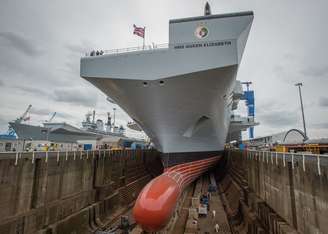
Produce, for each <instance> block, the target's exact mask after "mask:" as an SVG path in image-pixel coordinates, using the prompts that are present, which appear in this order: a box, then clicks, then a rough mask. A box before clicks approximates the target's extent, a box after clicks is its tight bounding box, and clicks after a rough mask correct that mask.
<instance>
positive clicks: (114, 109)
mask: <svg viewBox="0 0 328 234" xmlns="http://www.w3.org/2000/svg"><path fill="white" fill-rule="evenodd" d="M113 111H114V122H113V129H114V130H115V112H116V108H115V107H114V108H113Z"/></svg>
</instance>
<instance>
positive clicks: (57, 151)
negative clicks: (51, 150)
mask: <svg viewBox="0 0 328 234" xmlns="http://www.w3.org/2000/svg"><path fill="white" fill-rule="evenodd" d="M58 162H59V151H57V163H58Z"/></svg>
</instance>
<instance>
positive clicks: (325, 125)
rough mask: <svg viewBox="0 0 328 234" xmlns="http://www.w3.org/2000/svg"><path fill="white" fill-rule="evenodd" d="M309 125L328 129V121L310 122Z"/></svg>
mask: <svg viewBox="0 0 328 234" xmlns="http://www.w3.org/2000/svg"><path fill="white" fill-rule="evenodd" d="M311 127H312V128H315V129H328V123H316V124H311Z"/></svg>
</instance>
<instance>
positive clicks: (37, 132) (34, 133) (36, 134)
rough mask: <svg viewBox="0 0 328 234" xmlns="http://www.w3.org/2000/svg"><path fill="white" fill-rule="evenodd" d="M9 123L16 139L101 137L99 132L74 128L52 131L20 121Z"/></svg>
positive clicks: (45, 139) (59, 140) (83, 138)
mask: <svg viewBox="0 0 328 234" xmlns="http://www.w3.org/2000/svg"><path fill="white" fill-rule="evenodd" d="M9 125H10V126H11V127H12V128H13V129H14V130H15V132H16V134H17V137H18V139H22V140H37V141H53V142H76V141H77V140H96V139H98V138H100V137H101V135H99V134H95V133H90V132H86V131H81V130H79V129H77V128H75V129H76V130H75V131H74V130H68V129H65V128H58V129H57V130H54V131H52V130H51V129H50V128H46V127H41V126H33V125H28V124H22V123H15V122H10V123H9Z"/></svg>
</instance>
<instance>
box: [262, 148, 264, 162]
mask: <svg viewBox="0 0 328 234" xmlns="http://www.w3.org/2000/svg"><path fill="white" fill-rule="evenodd" d="M262 162H264V151H262Z"/></svg>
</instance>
